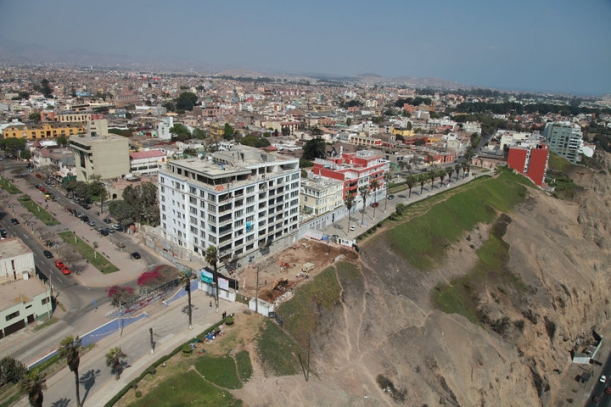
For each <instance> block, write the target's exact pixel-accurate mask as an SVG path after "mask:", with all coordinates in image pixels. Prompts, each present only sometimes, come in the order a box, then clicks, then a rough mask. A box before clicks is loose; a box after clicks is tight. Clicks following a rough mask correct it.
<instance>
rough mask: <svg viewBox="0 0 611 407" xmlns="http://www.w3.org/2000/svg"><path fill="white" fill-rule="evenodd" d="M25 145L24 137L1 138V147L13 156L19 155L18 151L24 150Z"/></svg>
mask: <svg viewBox="0 0 611 407" xmlns="http://www.w3.org/2000/svg"><path fill="white" fill-rule="evenodd" d="M25 145H26V139H24V138H16V137H8V138H5V139H1V140H0V148H1V149H3V150H4V151H6V152H7V153H9V154H11V155H13V156H17V152H18V151H21V150H24V149H25Z"/></svg>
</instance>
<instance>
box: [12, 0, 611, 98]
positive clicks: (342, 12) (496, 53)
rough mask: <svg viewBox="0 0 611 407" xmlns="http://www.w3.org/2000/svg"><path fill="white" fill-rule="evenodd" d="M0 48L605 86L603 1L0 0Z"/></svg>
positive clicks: (490, 82)
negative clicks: (29, 48)
mask: <svg viewBox="0 0 611 407" xmlns="http://www.w3.org/2000/svg"><path fill="white" fill-rule="evenodd" d="M2 45H11V46H15V45H18V46H20V45H23V46H24V47H30V46H32V45H41V46H44V47H46V48H47V49H50V50H61V51H74V50H87V51H89V52H94V53H99V54H119V55H127V56H130V57H134V58H156V59H165V60H179V61H185V62H201V63H203V64H207V65H209V66H215V67H224V68H245V69H251V70H256V71H265V72H289V73H326V74H334V75H355V74H360V73H365V72H372V73H377V74H380V75H382V76H386V77H391V76H414V77H426V76H435V77H438V78H442V79H447V80H452V81H457V82H460V83H463V84H467V85H476V86H486V87H494V88H500V89H518V90H537V91H555V92H572V93H579V94H603V93H611V0H513V1H508V0H502V1H501V0H463V1H458V0H434V1H425V0H417V1H414V0H396V1H384V0H375V1H374V0H370V1H360V0H349V1H348V0H346V1H344V0H327V1H320V0H307V1H292V0H286V1H282V2H280V1H275V0H258V1H257V0H250V1H241V0H223V1H214V2H212V1H207V0H175V1H167V0H165V1H158V0H120V1H119V0H97V1H91V0H0V48H1V46H2ZM1 58H2V55H0V60H1Z"/></svg>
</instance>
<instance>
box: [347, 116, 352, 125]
mask: <svg viewBox="0 0 611 407" xmlns="http://www.w3.org/2000/svg"><path fill="white" fill-rule="evenodd" d="M351 124H352V118H351V117H349V118H347V119H346V126H350V125H351Z"/></svg>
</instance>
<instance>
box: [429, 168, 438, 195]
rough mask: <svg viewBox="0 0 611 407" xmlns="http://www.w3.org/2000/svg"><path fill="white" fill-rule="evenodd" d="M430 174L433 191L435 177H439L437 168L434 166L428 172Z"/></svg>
mask: <svg viewBox="0 0 611 407" xmlns="http://www.w3.org/2000/svg"><path fill="white" fill-rule="evenodd" d="M428 174H429V177H430V178H431V191H433V184H434V183H435V178H437V170H436V169H434V168H433V169H432V170H430V171H429V172H428Z"/></svg>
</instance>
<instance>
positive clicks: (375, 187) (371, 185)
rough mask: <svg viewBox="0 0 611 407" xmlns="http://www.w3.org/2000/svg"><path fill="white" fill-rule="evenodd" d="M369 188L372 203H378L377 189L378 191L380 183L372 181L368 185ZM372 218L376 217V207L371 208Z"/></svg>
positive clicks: (375, 180)
mask: <svg viewBox="0 0 611 407" xmlns="http://www.w3.org/2000/svg"><path fill="white" fill-rule="evenodd" d="M369 188H370V189H372V190H373V202H375V203H377V202H378V194H377V191H378V189H380V183H379V182H378V180H377V179H374V180H373V181H371V182H370V183H369ZM373 217H374V218H375V217H376V207H375V206H374V207H373Z"/></svg>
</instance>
